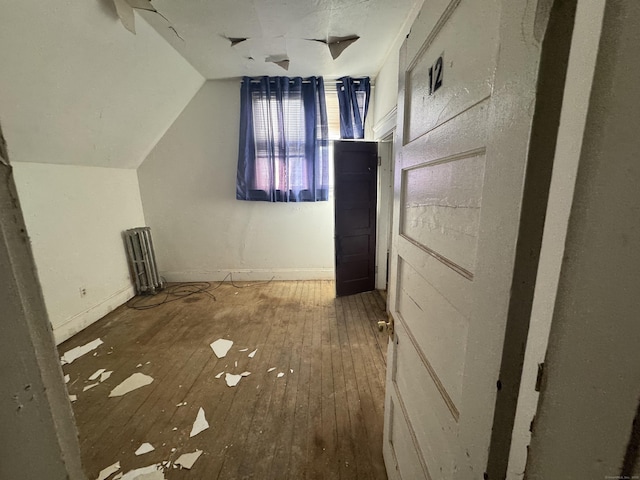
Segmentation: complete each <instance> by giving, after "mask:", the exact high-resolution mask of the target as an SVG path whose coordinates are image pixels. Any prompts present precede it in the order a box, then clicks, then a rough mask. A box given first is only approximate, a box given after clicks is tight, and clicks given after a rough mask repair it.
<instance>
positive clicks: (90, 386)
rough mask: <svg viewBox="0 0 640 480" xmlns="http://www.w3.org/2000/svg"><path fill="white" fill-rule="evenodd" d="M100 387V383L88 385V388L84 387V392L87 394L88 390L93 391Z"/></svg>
mask: <svg viewBox="0 0 640 480" xmlns="http://www.w3.org/2000/svg"><path fill="white" fill-rule="evenodd" d="M98 385H99V384H98V382H96V383H92V384H91V385H87V386H86V387H84V388H83V389H82V391H83V392H86V391H87V390H91V389H92V388H93V387H97V386H98Z"/></svg>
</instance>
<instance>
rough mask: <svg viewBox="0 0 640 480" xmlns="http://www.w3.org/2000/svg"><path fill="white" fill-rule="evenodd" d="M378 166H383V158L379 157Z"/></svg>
mask: <svg viewBox="0 0 640 480" xmlns="http://www.w3.org/2000/svg"><path fill="white" fill-rule="evenodd" d="M378 166H379V167H381V166H382V157H381V156H379V155H378Z"/></svg>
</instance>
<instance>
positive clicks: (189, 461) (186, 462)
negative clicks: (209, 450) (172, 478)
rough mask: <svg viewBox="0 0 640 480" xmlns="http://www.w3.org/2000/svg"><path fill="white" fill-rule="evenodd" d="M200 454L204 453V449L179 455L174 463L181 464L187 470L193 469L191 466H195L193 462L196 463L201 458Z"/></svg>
mask: <svg viewBox="0 0 640 480" xmlns="http://www.w3.org/2000/svg"><path fill="white" fill-rule="evenodd" d="M200 455H202V450H196V451H195V452H192V453H183V454H182V455H180V456H179V457H178V459H177V460H176V461H175V462H174V464H175V465H180V466H181V467H183V468H186V469H187V470H191V467H193V464H194V463H196V460H198V458H200Z"/></svg>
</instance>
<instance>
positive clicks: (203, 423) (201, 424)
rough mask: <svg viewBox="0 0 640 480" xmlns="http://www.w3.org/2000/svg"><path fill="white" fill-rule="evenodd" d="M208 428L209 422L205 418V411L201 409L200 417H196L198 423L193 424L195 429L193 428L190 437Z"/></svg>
mask: <svg viewBox="0 0 640 480" xmlns="http://www.w3.org/2000/svg"><path fill="white" fill-rule="evenodd" d="M207 428H209V422H207V419H206V418H205V416H204V410H203V409H202V407H200V410H198V415H197V416H196V421H195V422H193V427H192V428H191V433H190V434H189V437H194V436H196V435H198V434H199V433H200V432H202V431H203V430H206V429H207Z"/></svg>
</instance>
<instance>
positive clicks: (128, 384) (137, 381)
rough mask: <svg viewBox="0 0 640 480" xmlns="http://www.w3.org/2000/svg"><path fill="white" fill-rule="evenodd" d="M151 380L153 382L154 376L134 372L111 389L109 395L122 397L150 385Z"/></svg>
mask: <svg viewBox="0 0 640 480" xmlns="http://www.w3.org/2000/svg"><path fill="white" fill-rule="evenodd" d="M151 382H153V377H150V376H149V375H145V374H144V373H134V374H133V375H131V376H130V377H129V378H127V379H126V380H125V381H124V382H122V383H121V384H120V385H118V386H117V387H116V388H114V389H113V390H111V393H110V394H109V396H110V397H120V396H122V395H125V394H127V393H129V392H131V391H133V390H136V389H138V388H140V387H144V386H145V385H149V384H150V383H151Z"/></svg>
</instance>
